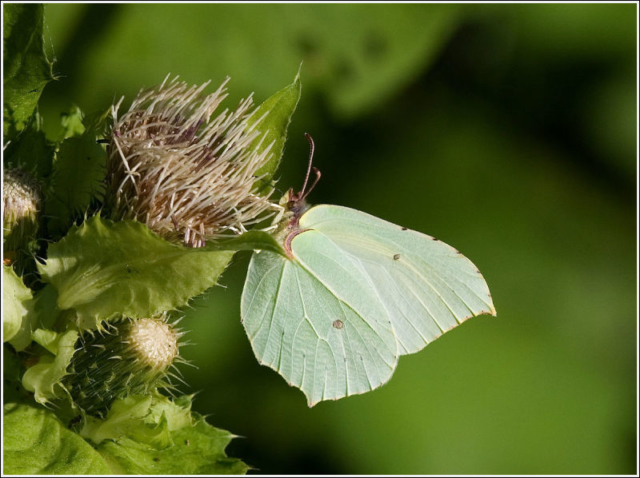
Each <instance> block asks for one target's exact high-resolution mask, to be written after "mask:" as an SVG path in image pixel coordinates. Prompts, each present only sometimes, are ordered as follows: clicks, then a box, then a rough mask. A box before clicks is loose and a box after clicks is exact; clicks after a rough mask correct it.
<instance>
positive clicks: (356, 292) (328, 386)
mask: <svg viewBox="0 0 640 478" xmlns="http://www.w3.org/2000/svg"><path fill="white" fill-rule="evenodd" d="M292 251H293V255H294V257H293V258H286V257H284V256H282V255H279V254H275V253H272V252H268V251H262V252H260V253H254V254H253V256H252V258H251V263H250V265H249V271H248V274H247V280H246V283H245V287H244V291H243V295H242V305H241V310H242V318H243V324H244V327H245V330H246V332H247V334H248V336H249V339H250V341H251V344H252V347H253V350H254V353H255V355H256V357H257V358H258V360H259V361H260V362H261V363H262V364H264V365H268V366H269V367H271V368H273V369H274V370H276V371H278V372H279V373H280V374H281V375H282V376H283V377H284V378H285V379H286V380H287V382H289V384H291V385H293V386H296V387H298V388H300V389H301V390H302V391H303V392H304V393H305V394H306V395H307V398H308V401H309V403H310V405H313V404H315V403H317V402H318V401H321V400H328V399H338V398H341V397H345V396H348V395H354V394H358V393H364V392H367V391H369V390H372V389H374V388H377V387H379V386H380V385H382V384H384V383H385V382H387V381H388V380H389V378H391V375H392V374H393V371H394V369H395V366H396V364H397V360H398V350H397V340H396V337H395V335H394V332H393V327H392V325H391V322H390V320H389V317H388V313H387V310H386V308H385V307H384V305H383V304H382V302H381V300H380V298H379V297H378V296H377V293H376V292H375V290H374V289H372V288H371V287H370V285H369V283H368V280H367V278H366V277H364V276H363V275H362V272H361V271H360V269H359V268H358V267H357V266H356V264H354V263H353V262H352V261H351V260H350V259H349V258H348V256H347V255H345V253H344V251H342V250H341V249H340V248H339V247H336V245H335V244H333V243H332V242H331V240H330V239H329V238H327V237H326V236H325V235H323V234H319V233H317V232H314V231H306V232H304V233H302V234H299V235H297V236H296V237H295V238H294V239H293V242H292Z"/></svg>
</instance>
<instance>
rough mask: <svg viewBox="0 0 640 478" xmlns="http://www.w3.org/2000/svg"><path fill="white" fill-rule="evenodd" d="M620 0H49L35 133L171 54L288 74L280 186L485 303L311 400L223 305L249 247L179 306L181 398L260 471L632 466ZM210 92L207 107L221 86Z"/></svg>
mask: <svg viewBox="0 0 640 478" xmlns="http://www.w3.org/2000/svg"><path fill="white" fill-rule="evenodd" d="M636 8H637V7H636V5H633V4H617V5H605V4H601V5H596V4H591V5H586V4H582V5H575V4H574V5H566V4H565V5H541V4H530V5H436V4H425V5H283V4H274V5H221V4H218V5H144V4H138V5H134V4H131V5H117V4H111V5H92V6H89V5H79V4H75V5H48V6H47V7H46V10H45V21H46V23H47V28H48V30H46V31H45V34H46V36H47V38H50V45H49V48H50V50H51V51H52V54H54V55H55V56H56V57H57V60H58V61H57V63H56V64H55V66H54V71H56V72H57V73H58V74H59V75H60V79H59V81H58V82H57V83H56V84H50V85H49V86H47V88H46V89H45V92H44V95H43V100H42V105H41V109H40V110H41V112H42V113H43V115H44V117H45V121H46V124H45V128H48V130H49V131H55V128H56V124H57V122H58V115H59V113H60V112H61V111H64V110H68V109H69V107H70V106H71V103H72V102H75V103H77V104H78V105H79V106H80V107H81V108H82V109H83V110H84V111H86V112H92V111H94V110H103V109H104V108H105V106H108V105H109V104H111V102H112V101H113V100H114V99H116V98H119V97H120V96H121V95H126V97H127V99H128V100H131V99H132V97H133V95H134V94H135V93H136V92H137V90H138V89H139V88H140V87H142V86H151V85H153V84H156V83H159V82H160V81H161V80H162V79H163V78H164V76H165V75H166V74H167V73H169V72H171V73H173V74H180V76H181V77H182V78H183V79H184V80H187V81H189V82H192V83H197V82H203V81H205V80H208V79H212V80H213V82H214V83H219V82H220V81H222V79H223V78H224V77H225V76H227V75H229V76H231V78H232V81H231V83H230V93H231V100H232V101H233V102H235V101H236V100H238V99H239V98H240V97H242V96H246V95H247V94H248V93H250V92H251V91H255V92H256V100H257V101H258V102H261V101H262V100H264V99H265V98H267V97H268V96H269V95H270V94H272V93H273V92H275V91H277V90H278V89H280V88H282V87H283V86H285V85H287V84H289V83H290V82H291V79H292V78H293V76H294V75H295V73H296V71H297V69H298V65H299V63H300V61H301V60H304V65H303V69H302V83H303V93H302V99H301V101H300V104H299V106H298V111H297V112H296V114H295V116H294V118H293V123H292V126H291V130H290V134H289V140H288V144H287V149H286V151H285V156H284V160H283V166H282V169H281V178H282V179H281V180H280V182H279V185H280V187H281V188H282V189H287V188H288V187H289V186H294V187H296V188H299V187H300V185H301V183H302V180H303V175H304V171H305V168H306V163H307V156H308V151H307V144H306V141H305V140H304V137H303V134H302V133H303V132H305V131H308V132H309V133H311V134H312V136H313V137H314V139H315V140H316V146H317V152H316V157H315V165H316V166H317V167H318V168H320V169H321V170H322V173H323V179H322V181H321V182H320V183H319V185H318V187H317V189H316V190H315V191H314V193H313V195H312V197H311V202H314V203H334V204H341V205H345V206H349V207H354V208H356V209H360V210H363V211H366V212H368V213H371V214H374V215H376V216H379V217H381V218H383V219H386V220H389V221H392V222H395V223H397V224H402V225H405V226H407V227H411V228H413V229H417V230H420V231H423V232H425V233H428V234H431V235H434V236H436V237H438V238H439V239H441V240H443V241H445V242H447V243H449V244H451V245H453V246H455V247H456V248H458V249H459V250H461V251H462V252H463V253H464V254H465V255H467V256H468V257H470V258H471V259H472V260H473V262H474V263H475V264H477V265H478V267H479V268H480V270H481V271H482V272H483V274H484V276H485V278H486V279H487V282H488V284H489V286H490V288H491V291H492V294H493V297H494V300H495V305H496V308H497V311H498V317H497V318H491V317H481V318H476V319H472V320H470V321H469V322H467V323H465V325H463V326H462V327H460V328H459V329H456V330H455V331H453V332H451V333H450V334H447V335H446V336H445V337H443V338H441V339H440V340H438V341H437V342H436V343H434V344H432V345H430V346H429V347H427V349H425V350H424V351H423V352H421V353H419V354H417V355H412V356H409V357H406V358H402V360H400V364H399V367H398V369H397V371H396V374H395V376H394V377H393V379H392V380H391V382H390V383H389V384H388V385H386V386H384V387H382V388H381V389H380V390H376V391H374V392H372V393H369V394H366V395H362V396H357V397H351V398H347V399H343V400H340V401H337V402H330V403H321V404H319V405H317V406H316V407H314V408H313V409H309V408H307V406H306V402H305V399H304V396H303V395H302V393H301V392H300V391H298V390H296V389H293V388H290V387H288V386H287V385H286V383H285V381H284V380H282V379H281V378H280V377H279V376H278V375H277V374H276V373H275V372H273V371H271V370H270V369H267V368H264V367H260V366H259V365H258V363H257V362H256V360H255V358H254V357H253V354H252V351H251V348H250V345H249V341H248V339H247V338H246V336H245V334H244V331H243V329H242V326H241V324H240V320H239V309H240V307H239V305H240V294H241V290H242V284H243V280H244V274H245V271H246V265H247V259H248V256H247V255H243V254H240V255H238V256H237V259H236V260H234V263H233V264H232V266H231V267H230V269H229V270H228V271H227V273H226V274H225V275H224V276H223V278H222V280H221V282H222V284H223V285H224V286H226V287H224V288H223V287H218V288H215V289H214V290H212V291H210V292H209V293H208V294H207V295H206V297H205V298H202V299H197V300H196V301H194V304H193V305H194V309H193V310H190V311H188V312H187V317H186V318H185V319H184V321H183V322H182V324H181V325H183V326H184V327H185V328H187V329H189V330H191V331H192V332H191V333H190V338H191V340H192V341H193V342H195V343H196V345H194V346H191V347H185V348H184V349H183V354H184V356H185V357H187V358H189V359H191V360H192V361H193V363H194V364H195V365H197V367H198V369H185V370H184V373H185V375H186V379H187V382H188V383H189V384H190V385H191V389H186V388H185V390H184V391H185V392H188V391H200V393H199V394H198V395H197V397H196V401H195V405H194V408H195V409H196V410H197V411H199V412H201V413H204V414H209V421H210V422H211V423H212V424H214V425H215V426H218V427H222V428H226V429H228V430H230V431H232V432H233V433H236V434H238V435H242V436H243V437H245V438H241V439H238V440H235V441H234V442H233V443H232V445H231V446H230V448H229V451H230V454H231V455H233V456H238V457H241V458H243V459H244V460H245V461H247V462H248V463H249V464H250V465H252V466H254V467H255V468H257V469H258V471H259V472H265V473H355V474H359V473H393V474H399V473H411V474H435V473H456V474H467V473H468V474H496V473H507V474H556V473H559V474H562V473H571V474H586V473H593V474H616V473H627V474H631V473H634V472H635V463H636V436H637V435H636V433H637V431H636V411H635V404H636V396H635V390H636V380H637V378H636V366H635V351H636V338H635V337H636V332H637V330H636V301H635V298H636V289H635V283H636V280H635V279H636V249H635V245H636V224H635V217H636V209H635V205H634V204H635V194H634V193H635V188H636V182H635V177H636V151H635V147H636V90H635V85H636V77H635V71H636V64H635V58H636ZM232 101H229V103H228V104H229V105H232V104H233V102H232Z"/></svg>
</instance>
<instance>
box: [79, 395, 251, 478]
mask: <svg viewBox="0 0 640 478" xmlns="http://www.w3.org/2000/svg"><path fill="white" fill-rule="evenodd" d="M190 409H191V397H188V396H183V397H180V398H178V399H176V400H175V401H171V400H169V399H167V398H165V397H161V396H156V397H151V396H131V397H128V398H126V399H124V400H120V401H118V402H116V403H114V405H113V407H112V409H111V411H110V413H109V415H108V416H107V418H106V419H105V420H104V421H99V420H92V421H90V422H89V423H88V425H86V426H85V427H84V429H83V430H82V431H81V434H82V435H83V436H85V437H86V438H88V439H89V440H91V441H92V442H93V443H96V444H97V448H96V449H97V450H98V452H99V453H100V454H101V455H102V456H103V457H104V458H105V460H106V461H107V462H108V463H109V464H110V465H111V467H112V469H113V470H114V471H116V472H118V473H134V474H154V475H165V474H181V475H185V474H186V475H191V474H213V475H218V474H242V473H245V472H246V471H247V469H248V467H247V465H245V464H244V463H242V462H241V461H240V460H237V459H233V458H229V457H227V455H226V454H225V452H224V449H225V448H226V446H227V445H228V444H229V442H230V441H231V440H232V439H233V438H234V437H233V435H231V434H230V433H229V432H226V431H224V430H219V429H217V428H214V427H212V426H211V425H209V424H208V423H207V422H206V421H205V419H204V418H203V417H201V416H199V415H198V414H195V413H192V412H190Z"/></svg>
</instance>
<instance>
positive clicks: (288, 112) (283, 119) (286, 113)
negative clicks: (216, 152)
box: [247, 72, 302, 191]
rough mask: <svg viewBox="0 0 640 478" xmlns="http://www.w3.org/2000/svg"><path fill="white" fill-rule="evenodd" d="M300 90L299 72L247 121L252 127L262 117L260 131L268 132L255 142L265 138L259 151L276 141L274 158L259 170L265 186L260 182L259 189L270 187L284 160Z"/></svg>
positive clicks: (273, 151)
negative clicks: (288, 131) (289, 129)
mask: <svg viewBox="0 0 640 478" xmlns="http://www.w3.org/2000/svg"><path fill="white" fill-rule="evenodd" d="M301 89H302V83H301V82H300V72H298V74H297V75H296V77H295V79H294V80H293V83H292V84H290V85H289V86H287V87H285V88H283V89H282V90H280V91H278V92H277V93H276V94H274V95H273V96H271V97H270V98H268V99H267V100H265V102H264V103H262V104H261V105H260V106H259V107H258V108H257V109H256V110H255V111H254V112H253V114H252V115H251V117H250V118H249V119H248V120H247V125H248V126H249V128H251V126H252V125H254V124H255V122H256V121H258V120H260V119H261V121H260V124H259V125H258V130H260V131H261V132H265V133H266V134H265V135H261V136H260V137H258V138H256V139H255V141H254V143H257V142H259V141H262V147H261V149H260V151H262V150H263V149H264V148H266V147H267V146H269V145H270V144H272V143H273V146H272V147H271V158H270V159H269V161H268V162H267V163H266V164H264V165H263V166H262V167H261V168H260V169H258V171H256V176H263V177H262V179H261V181H262V186H261V185H260V184H258V188H259V189H260V190H262V191H264V190H268V189H269V182H270V181H271V179H272V178H273V175H274V173H275V172H276V170H277V169H278V166H279V165H280V161H281V160H282V153H283V152H284V145H285V142H286V140H287V129H288V128H289V124H290V123H291V117H292V116H293V113H294V112H295V110H296V106H298V101H299V100H300V93H301ZM265 115H266V116H265ZM263 137H264V139H263Z"/></svg>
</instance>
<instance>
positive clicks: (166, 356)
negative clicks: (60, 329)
mask: <svg viewBox="0 0 640 478" xmlns="http://www.w3.org/2000/svg"><path fill="white" fill-rule="evenodd" d="M181 335H182V333H181V332H179V331H178V330H176V329H175V328H174V326H173V325H172V324H170V323H168V322H167V319H166V316H161V317H156V318H142V319H137V320H132V319H123V320H121V321H119V322H116V323H113V324H109V325H107V326H106V328H104V329H102V330H101V331H85V333H84V334H83V335H81V336H80V338H79V339H78V343H77V344H76V352H75V353H74V355H73V358H72V359H71V365H70V366H69V369H68V372H69V374H68V375H66V376H65V378H64V379H63V386H64V387H65V388H66V389H67V390H68V391H69V393H70V395H71V397H72V399H73V401H74V403H75V404H76V405H77V406H78V407H79V408H80V409H82V410H83V411H84V412H85V413H87V414H89V415H95V416H103V415H104V414H105V413H106V411H107V410H108V409H109V407H110V406H111V404H112V403H113V401H114V400H117V399H119V398H124V397H126V396H128V395H137V394H141V395H144V394H147V393H149V392H151V391H153V390H154V389H157V388H165V389H171V388H173V385H172V384H171V382H170V381H169V377H170V376H173V375H172V373H171V372H170V370H169V369H170V368H171V367H172V366H173V364H174V363H175V362H177V361H181V360H182V359H181V357H180V356H179V355H178V348H179V346H180V343H179V342H178V340H179V338H180V336H181Z"/></svg>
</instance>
